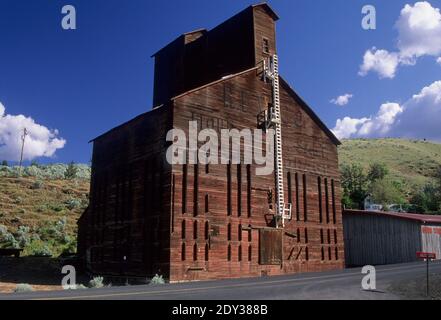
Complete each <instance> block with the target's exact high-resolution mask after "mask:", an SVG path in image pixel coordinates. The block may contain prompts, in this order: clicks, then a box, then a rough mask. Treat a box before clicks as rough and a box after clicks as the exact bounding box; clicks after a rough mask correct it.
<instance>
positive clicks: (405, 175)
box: [339, 139, 441, 189]
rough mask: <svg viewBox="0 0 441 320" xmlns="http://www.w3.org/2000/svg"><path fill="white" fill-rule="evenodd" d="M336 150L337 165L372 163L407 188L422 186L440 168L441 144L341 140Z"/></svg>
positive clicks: (365, 164) (414, 141) (397, 140)
mask: <svg viewBox="0 0 441 320" xmlns="http://www.w3.org/2000/svg"><path fill="white" fill-rule="evenodd" d="M342 143H343V144H342V145H341V146H340V147H339V157H340V165H341V164H351V163H360V164H361V165H362V166H364V167H368V166H369V164H371V163H373V162H381V163H384V164H385V165H387V167H388V168H389V171H390V175H391V177H392V178H393V179H395V180H399V181H402V182H404V183H405V184H406V185H407V186H408V187H409V188H411V189H415V188H419V187H421V186H423V185H424V184H425V183H426V182H428V181H429V180H430V177H432V176H433V174H434V172H435V170H436V168H437V167H439V166H441V144H437V143H433V142H426V141H417V140H403V139H354V140H343V141H342Z"/></svg>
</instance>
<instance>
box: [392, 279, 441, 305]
mask: <svg viewBox="0 0 441 320" xmlns="http://www.w3.org/2000/svg"><path fill="white" fill-rule="evenodd" d="M429 288H430V296H429V297H427V295H426V277H424V276H423V277H419V278H417V279H414V280H407V281H400V282H394V283H392V284H391V285H390V287H389V290H388V291H390V292H392V293H394V294H396V295H398V296H400V297H402V298H403V299H409V300H441V275H440V274H431V275H430V283H429Z"/></svg>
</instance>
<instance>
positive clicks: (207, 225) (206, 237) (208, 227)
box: [205, 221, 210, 240]
mask: <svg viewBox="0 0 441 320" xmlns="http://www.w3.org/2000/svg"><path fill="white" fill-rule="evenodd" d="M209 238H210V225H209V224H208V221H206V222H205V240H208V239H209Z"/></svg>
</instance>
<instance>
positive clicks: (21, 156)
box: [19, 128, 28, 176]
mask: <svg viewBox="0 0 441 320" xmlns="http://www.w3.org/2000/svg"><path fill="white" fill-rule="evenodd" d="M27 135H28V130H27V129H26V128H23V134H22V136H21V153H20V164H19V176H21V165H22V163H23V151H24V144H25V140H26V136H27Z"/></svg>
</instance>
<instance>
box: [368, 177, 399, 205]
mask: <svg viewBox="0 0 441 320" xmlns="http://www.w3.org/2000/svg"><path fill="white" fill-rule="evenodd" d="M370 193H371V195H372V199H373V200H374V202H375V203H378V204H381V205H383V207H387V205H389V204H403V203H404V197H403V194H402V192H401V191H400V190H399V189H398V188H397V186H396V184H394V183H393V181H392V180H390V179H386V178H383V179H378V180H375V181H374V182H372V184H371V185H370Z"/></svg>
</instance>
